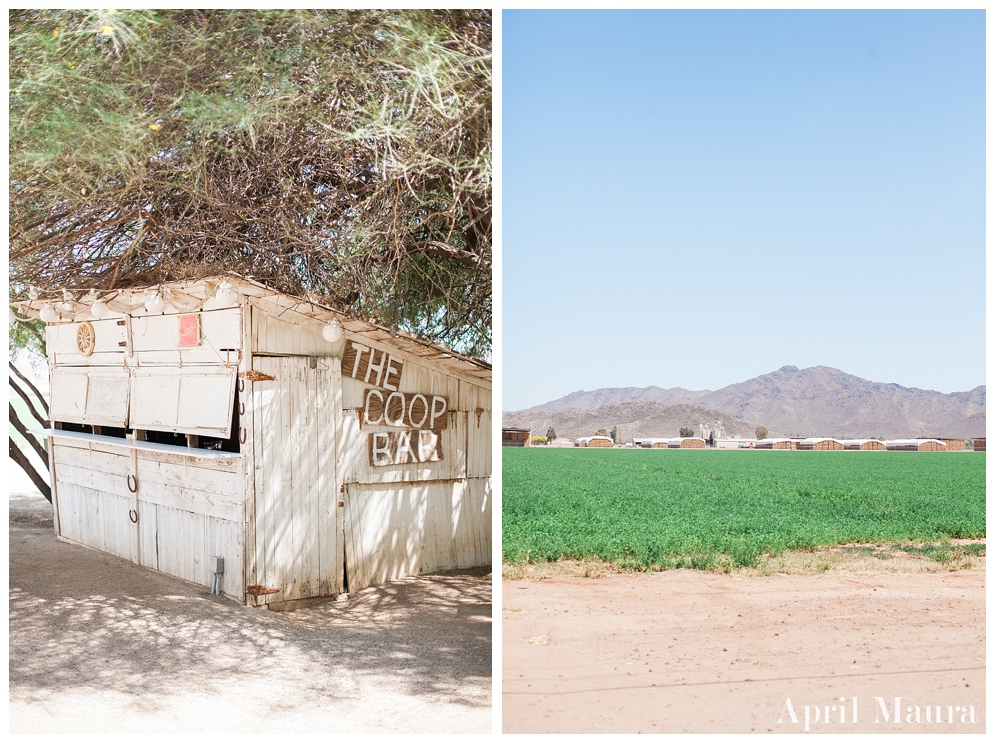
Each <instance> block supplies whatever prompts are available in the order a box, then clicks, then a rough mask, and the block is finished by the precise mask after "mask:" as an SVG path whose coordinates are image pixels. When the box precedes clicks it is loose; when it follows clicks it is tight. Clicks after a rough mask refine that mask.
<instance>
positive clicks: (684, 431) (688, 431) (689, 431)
mask: <svg viewBox="0 0 995 743" xmlns="http://www.w3.org/2000/svg"><path fill="white" fill-rule="evenodd" d="M678 435H679V436H680V437H681V438H682V439H686V438H689V437H691V436H694V429H693V428H687V427H684V428H681V430H680V432H679V433H678Z"/></svg>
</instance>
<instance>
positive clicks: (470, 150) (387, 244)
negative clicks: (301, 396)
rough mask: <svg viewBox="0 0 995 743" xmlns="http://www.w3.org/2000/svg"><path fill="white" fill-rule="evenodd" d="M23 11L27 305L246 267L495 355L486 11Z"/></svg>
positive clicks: (20, 154)
mask: <svg viewBox="0 0 995 743" xmlns="http://www.w3.org/2000/svg"><path fill="white" fill-rule="evenodd" d="M9 19H10V24H9V38H10V57H9V58H10V124H9V127H10V150H9V152H10V234H9V240H10V269H9V270H10V279H11V295H12V296H11V298H12V299H17V298H23V296H24V294H25V292H26V291H27V289H28V287H29V286H37V287H39V288H41V289H42V290H43V291H44V292H51V293H53V294H54V293H56V292H59V293H61V291H62V290H63V289H68V290H70V291H72V290H74V289H84V288H87V289H88V288H93V287H95V288H98V289H107V290H110V289H119V288H126V287H128V286H136V285H154V284H159V283H163V282H166V281H172V280H177V279H190V278H200V277H203V276H207V275H217V274H218V273H219V272H222V271H233V272H236V273H239V274H242V275H246V276H250V277H253V278H255V279H257V280H259V281H263V282H265V283H267V284H269V285H271V286H273V287H274V288H276V289H279V290H281V291H284V292H287V293H291V294H296V295H299V296H303V297H307V298H312V299H315V300H318V301H322V302H324V303H326V304H330V305H332V306H334V307H336V308H338V309H342V310H344V311H346V312H348V313H350V314H352V315H355V316H360V317H367V318H372V319H375V320H377V321H380V322H383V323H387V324H390V325H395V326H398V327H401V328H403V329H406V330H410V331H412V332H415V333H418V334H420V335H422V336H423V337H425V338H428V339H430V340H434V341H438V342H441V343H445V344H447V345H449V346H451V347H452V348H454V349H456V350H459V351H462V352H464V353H468V354H471V355H475V356H478V357H487V356H489V353H490V337H491V275H490V264H491V244H492V243H491V16H490V12H489V11H485V10H462V11H458V10H453V11H448V10H447V11H442V10H409V11H401V10H271V11H258V10H135V11H123V10H122V11H114V10H102V11H84V10H12V11H10V16H9Z"/></svg>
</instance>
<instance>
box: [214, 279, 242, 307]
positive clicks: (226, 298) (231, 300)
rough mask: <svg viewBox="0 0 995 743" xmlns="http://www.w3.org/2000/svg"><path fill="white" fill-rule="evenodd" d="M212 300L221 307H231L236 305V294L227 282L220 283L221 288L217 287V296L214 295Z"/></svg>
mask: <svg viewBox="0 0 995 743" xmlns="http://www.w3.org/2000/svg"><path fill="white" fill-rule="evenodd" d="M214 299H215V300H216V301H217V302H218V304H219V305H220V306H222V307H233V306H234V305H235V304H237V303H238V292H236V291H235V290H234V289H232V287H231V284H230V283H229V282H227V281H222V282H221V286H219V287H218V291H217V294H215V295H214Z"/></svg>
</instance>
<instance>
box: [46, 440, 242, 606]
mask: <svg viewBox="0 0 995 743" xmlns="http://www.w3.org/2000/svg"><path fill="white" fill-rule="evenodd" d="M165 448H166V447H159V449H158V450H156V449H152V448H151V447H150V448H149V449H134V448H130V447H129V446H128V445H126V444H115V443H110V442H108V441H106V440H104V439H100V438H93V439H91V440H90V441H87V440H85V439H83V438H65V437H56V438H55V440H54V441H53V446H52V450H53V454H54V463H55V467H54V468H53V469H54V472H55V479H56V488H57V491H58V509H59V536H60V537H62V538H63V539H66V540H69V541H72V542H76V543H78V544H82V545H85V546H87V547H92V548H94V549H98V550H102V551H104V552H109V553H111V554H113V555H117V556H118V557H123V558H125V559H128V560H131V561H132V562H135V563H138V564H140V565H144V566H146V567H150V568H153V569H155V570H161V571H162V572H164V573H168V574H169V575H173V576H176V577H178V578H183V579H184V580H188V581H191V582H192V583H197V584H199V585H202V586H210V585H211V582H212V580H213V576H212V574H211V573H210V572H209V571H208V561H207V558H208V557H210V556H212V555H222V556H224V557H225V574H224V576H223V578H222V591H223V592H224V593H225V594H226V595H228V596H231V597H232V598H235V599H237V600H239V601H241V600H242V596H243V586H244V583H243V576H242V540H243V537H242V535H243V531H244V529H243V502H242V500H243V499H242V489H241V472H240V471H239V467H240V463H241V460H240V459H239V457H238V455H228V456H225V455H221V454H216V453H213V452H212V453H206V452H205V453H203V454H200V455H191V454H186V453H183V451H184V450H183V449H181V448H177V453H175V454H174V453H172V452H168V451H162V450H161V449H165ZM129 477H130V478H131V480H130V482H129ZM133 488H137V492H134V493H133V492H131V490H132V489H133ZM136 518H137V523H135V521H134V519H136Z"/></svg>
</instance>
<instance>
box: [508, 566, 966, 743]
mask: <svg viewBox="0 0 995 743" xmlns="http://www.w3.org/2000/svg"><path fill="white" fill-rule="evenodd" d="M503 593H504V609H503V617H502V622H503V627H502V636H503V650H502V654H503V669H504V670H503V674H504V675H503V684H504V689H503V697H502V698H503V711H502V715H503V729H504V731H505V732H507V733H524V732H540V733H554V732H557V733H564V732H624V733H636V732H642V733H671V732H737V733H749V732H785V733H799V732H803V731H804V729H805V728H806V726H807V727H808V729H809V730H810V731H813V732H814V731H818V732H869V733H872V732H965V733H968V732H969V733H981V732H984V730H985V706H984V705H985V572H984V569H975V570H966V571H960V572H939V573H919V574H912V575H908V574H881V575H871V576H867V575H857V576H840V575H834V574H831V573H827V574H823V575H788V576H778V575H773V576H769V577H763V576H737V575H735V574H733V575H719V574H710V573H701V572H695V571H669V572H664V573H649V574H623V575H607V576H605V577H602V578H597V579H592V578H553V579H548V580H505V581H503ZM840 697H843V698H844V700H843V701H842V702H841V701H840ZM896 697H899V698H900V702H899V703H898V704H899V705H900V708H901V721H900V722H898V723H896V722H895V720H896V716H895V698H896ZM854 698H856V722H854V709H853V705H854V702H853V699H854ZM878 698H880V699H881V700H882V701H881V702H879V701H878ZM789 699H790V708H789V706H788V700H789ZM882 704H883V705H884V707H883V709H882ZM927 706H929V707H930V709H929V710H928V712H929V721H927V719H926V716H927V710H926V707H927ZM937 706H941V709H939V710H937V709H936V707H937ZM816 707H818V708H819V709H818V712H817V711H816ZM916 707H918V713H917V712H916V709H915V708H916ZM972 707H973V712H972V711H970V709H969V708H972ZM806 708H808V709H807V710H806ZM948 708H949V714H948ZM884 710H887V713H888V716H887V719H888V720H889V721H888V722H885V721H884V720H885V719H886V718H885V714H884ZM806 712H807V714H808V723H807V725H806ZM827 712H828V719H829V721H828V722H827V715H826V713H827ZM938 712H939V713H940V719H942V720H943V722H936V719H937V713H938ZM817 714H818V718H816V715H817ZM916 714H918V715H919V719H920V722H916V721H915V719H916ZM972 714H973V719H974V720H975V721H974V722H971V717H972ZM792 717H794V718H795V719H797V722H793V721H792ZM950 718H952V719H953V720H954V722H948V720H949V719H950ZM779 719H780V720H781V722H780V723H779V722H778V720H779ZM875 720H880V722H875Z"/></svg>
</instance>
